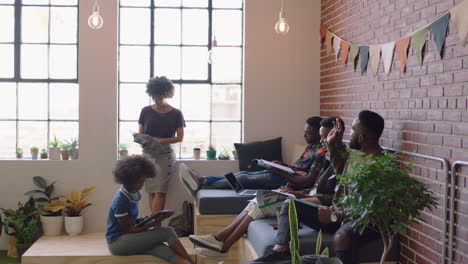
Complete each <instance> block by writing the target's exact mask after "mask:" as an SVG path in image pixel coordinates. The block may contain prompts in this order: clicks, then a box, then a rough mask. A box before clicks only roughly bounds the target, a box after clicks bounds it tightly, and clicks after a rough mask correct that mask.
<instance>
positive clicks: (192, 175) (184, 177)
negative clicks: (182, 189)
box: [179, 163, 201, 193]
mask: <svg viewBox="0 0 468 264" xmlns="http://www.w3.org/2000/svg"><path fill="white" fill-rule="evenodd" d="M179 178H180V180H181V181H182V182H185V183H186V185H187V187H189V188H190V193H196V192H197V191H198V189H199V188H200V185H201V184H200V182H199V181H198V178H200V175H199V174H198V172H196V171H194V170H193V169H191V168H189V167H187V165H185V163H181V164H180V166H179Z"/></svg>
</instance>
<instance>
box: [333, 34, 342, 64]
mask: <svg viewBox="0 0 468 264" xmlns="http://www.w3.org/2000/svg"><path fill="white" fill-rule="evenodd" d="M340 49H341V39H340V38H339V37H338V36H336V35H335V36H333V50H334V51H335V58H336V61H337V62H338V54H339V53H340Z"/></svg>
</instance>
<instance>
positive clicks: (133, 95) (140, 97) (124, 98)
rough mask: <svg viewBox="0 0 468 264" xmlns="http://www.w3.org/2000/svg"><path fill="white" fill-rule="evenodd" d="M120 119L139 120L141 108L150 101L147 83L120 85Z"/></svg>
mask: <svg viewBox="0 0 468 264" xmlns="http://www.w3.org/2000/svg"><path fill="white" fill-rule="evenodd" d="M119 98H120V119H123V120H138V119H139V117H140V112H141V109H142V108H143V107H145V106H147V105H148V104H149V103H150V100H149V96H148V95H147V94H146V85H145V84H143V83H142V84H121V85H120V95H119Z"/></svg>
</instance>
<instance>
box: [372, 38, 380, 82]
mask: <svg viewBox="0 0 468 264" xmlns="http://www.w3.org/2000/svg"><path fill="white" fill-rule="evenodd" d="M379 63H380V45H371V46H370V65H371V70H372V73H373V74H374V75H377V71H378V70H379Z"/></svg>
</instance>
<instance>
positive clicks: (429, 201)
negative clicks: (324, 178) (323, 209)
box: [338, 153, 437, 264]
mask: <svg viewBox="0 0 468 264" xmlns="http://www.w3.org/2000/svg"><path fill="white" fill-rule="evenodd" d="M352 155H356V154H352ZM357 155H359V156H361V157H362V156H363V155H364V154H363V153H359V154H357ZM361 157H358V158H356V159H353V158H352V159H350V162H349V166H351V170H350V172H348V173H346V174H344V175H339V176H338V179H339V180H340V183H341V184H343V185H344V186H346V188H347V193H348V194H347V195H346V196H344V197H343V198H341V199H340V200H339V204H341V206H342V207H343V209H344V214H345V215H346V216H347V217H349V218H350V219H351V221H352V222H353V226H354V228H355V230H356V231H359V232H362V231H363V230H364V229H365V228H366V227H372V228H373V229H375V230H377V231H378V232H379V233H380V235H381V238H382V242H383V244H384V249H383V252H382V257H381V259H380V263H381V264H383V263H384V262H385V259H386V258H387V254H388V252H389V251H390V249H391V248H392V246H393V242H394V241H395V238H396V235H397V234H398V233H405V232H406V227H407V226H408V225H411V224H417V223H418V222H419V221H424V220H423V219H422V218H421V217H420V213H421V211H423V210H424V209H426V208H427V209H430V210H432V209H433V208H435V207H436V206H437V202H436V201H435V198H434V197H433V193H432V192H431V191H429V190H428V187H427V185H425V184H424V183H421V182H419V181H417V180H415V179H413V178H410V177H409V174H410V172H411V170H412V168H413V164H412V163H409V164H408V165H407V166H403V165H401V164H399V163H398V161H397V155H395V154H391V153H385V154H384V155H381V156H379V157H375V158H374V159H373V160H372V161H370V162H369V160H367V159H363V158H361Z"/></svg>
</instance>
